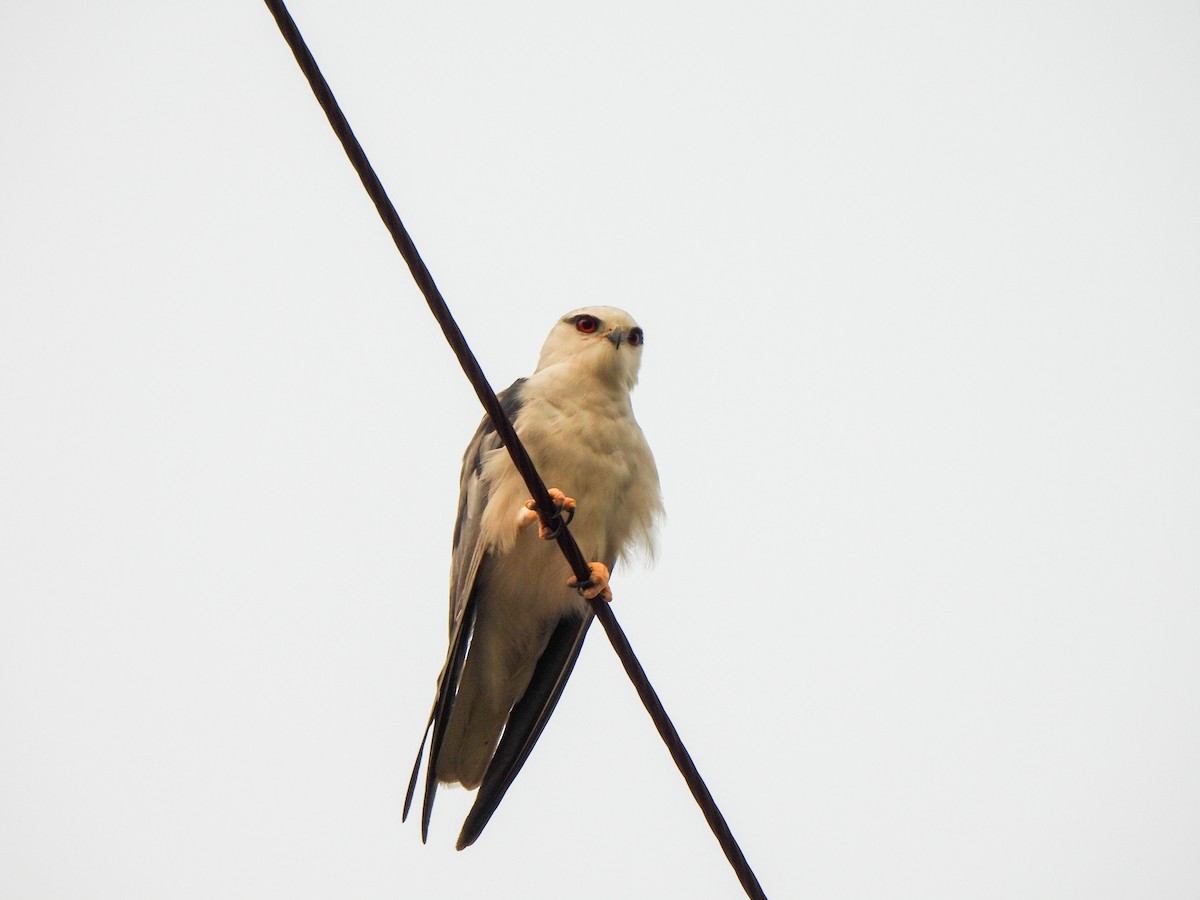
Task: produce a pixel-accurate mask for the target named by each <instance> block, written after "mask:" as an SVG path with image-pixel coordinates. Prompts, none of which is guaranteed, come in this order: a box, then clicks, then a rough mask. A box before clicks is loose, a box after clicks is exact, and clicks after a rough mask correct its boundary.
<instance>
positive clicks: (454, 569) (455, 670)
mask: <svg viewBox="0 0 1200 900" xmlns="http://www.w3.org/2000/svg"><path fill="white" fill-rule="evenodd" d="M524 381H525V379H523V378H519V379H517V381H515V382H513V384H512V385H511V386H510V387H509V388H508V389H507V390H505V391H501V392H500V393H499V394H498V395H497V398H498V399H499V400H500V404H501V407H502V408H503V409H504V412H505V414H506V415H507V416H508V418H509V421H513V420H515V419H516V416H517V413H518V412H519V411H520V408H521V385H522V383H523V382H524ZM503 446H504V444H503V442H502V441H501V440H500V436H499V435H497V434H496V429H495V427H494V426H493V425H492V422H491V419H490V418H488V417H487V416H484V418H483V421H482V422H481V423H480V425H479V428H478V429H476V431H475V436H474V437H473V438H472V439H471V442H470V444H468V445H467V450H466V452H465V453H464V454H463V465H462V472H461V474H460V476H459V496H458V516H457V518H456V519H455V522H454V550H453V553H452V555H451V561H450V643H449V647H448V648H447V651H446V662H445V664H444V665H443V666H442V671H441V672H440V673H439V675H438V680H437V693H436V695H435V697H434V701H433V709H432V710H431V711H430V713H429V722H428V723H427V724H426V726H425V733H424V734H423V735H422V736H421V746H420V747H419V748H418V749H417V758H416V761H415V762H414V763H413V770H412V776H411V777H410V778H409V782H408V793H407V794H406V795H405V798H404V812H403V814H402V816H401V821H403V820H404V819H407V818H408V813H409V809H410V808H411V807H412V801H413V796H414V795H415V793H416V787H417V779H418V777H419V775H420V770H421V758H422V756H423V755H424V753H425V742H426V740H429V739H430V731H431V730H432V732H433V736H432V739H431V740H430V743H429V763H428V766H427V767H426V771H425V796H424V802H423V804H422V810H421V840H422V842H424V841H425V840H426V839H427V837H428V834H429V819H430V816H431V815H432V813H433V800H434V797H435V796H436V794H437V776H436V775H435V767H436V765H437V758H438V753H439V752H440V750H441V745H442V735H443V733H444V732H445V729H446V723H447V722H448V721H449V720H450V709H451V707H452V706H453V704H454V695H455V693H456V692H457V690H458V681H459V678H460V676H461V675H462V667H463V661H464V660H465V659H466V655H467V645H468V642H469V640H470V635H471V630H472V628H473V627H474V624H475V579H476V577H477V576H478V574H479V566H480V564H481V563H482V562H483V558H484V555H485V553H486V550H487V548H486V546H485V545H484V542H483V541H482V540H480V533H479V532H480V519H481V518H482V516H481V513H482V511H483V509H484V507H485V506H486V505H487V499H488V498H487V486H486V485H485V484H484V483H483V480H482V478H481V477H480V472H481V467H482V465H483V459H484V457H485V456H486V454H487V453H489V452H490V451H492V450H497V449H499V448H501V447H503Z"/></svg>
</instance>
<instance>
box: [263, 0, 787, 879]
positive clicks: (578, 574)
mask: <svg viewBox="0 0 1200 900" xmlns="http://www.w3.org/2000/svg"><path fill="white" fill-rule="evenodd" d="M264 2H265V3H266V4H267V8H268V9H269V10H270V11H271V14H272V15H273V16H274V17H275V22H276V24H278V26H279V30H280V32H281V33H282V34H283V38H284V40H285V41H287V44H288V46H289V47H290V48H291V50H292V54H293V55H294V56H295V57H296V62H297V63H299V65H300V69H301V71H302V72H303V73H304V76H305V77H306V78H307V79H308V83H309V86H310V87H311V88H312V91H313V94H315V95H316V98H317V102H318V103H319V104H320V105H321V109H322V110H323V111H324V113H325V116H326V118H328V119H329V124H330V125H331V126H332V127H333V131H334V133H335V134H336V135H337V137H338V140H340V141H341V142H342V147H343V148H344V149H345V151H346V155H347V156H348V157H349V158H350V164H351V165H353V166H354V171H355V172H357V173H358V177H359V178H360V179H361V180H362V183H363V187H364V188H366V190H367V194H368V195H370V197H371V200H372V201H373V202H374V204H375V209H377V210H378V211H379V217H380V218H381V219H383V224H384V226H385V227H386V228H387V230H388V232H389V233H390V234H391V236H392V240H393V241H395V243H396V249H398V250H399V251H400V255H401V256H403V257H404V261H405V262H406V263H407V264H408V268H409V271H410V272H412V276H413V279H414V280H415V281H416V282H417V286H418V287H419V288H420V289H421V293H422V294H424V296H425V302H426V303H428V304H429V309H430V312H432V313H433V317H434V318H435V319H437V322H438V324H439V325H440V326H441V328H442V333H443V334H445V336H446V340H447V341H448V342H449V344H450V347H451V349H453V350H454V353H455V355H456V356H457V357H458V361H459V363H461V365H462V367H463V371H464V372H466V375H467V378H468V379H469V380H470V382H471V385H472V387H474V388H475V393H476V394H477V395H478V397H479V401H480V402H481V403H482V404H483V408H484V409H485V410H486V411H487V414H488V417H489V418H490V419H491V421H492V425H493V426H494V427H495V429H496V433H497V435H499V437H500V439H501V440H502V441H503V442H504V446H505V447H506V448H507V449H508V452H509V455H511V456H512V460H513V465H515V466H516V468H517V471H519V472H520V473H521V477H522V478H524V479H525V484H526V486H527V487H528V488H529V492H530V494H531V495H532V497H533V499H534V500H535V501H536V504H537V507H538V508H539V509H542V510H552V509H554V508H555V507H554V503H553V502H552V501H551V499H550V494H549V492H548V491H547V490H546V485H545V483H544V482H543V481H542V478H541V476H540V475H539V474H538V472H537V469H536V468H535V467H534V465H533V461H532V460H531V459H530V458H529V454H528V453H527V452H526V450H525V448H524V446H522V444H521V440H520V438H518V437H517V433H516V431H515V429H514V428H513V425H512V423H511V422H510V421H509V420H508V416H507V415H505V413H504V410H503V409H502V408H501V406H500V401H499V400H498V399H496V393H495V391H493V390H492V388H491V385H490V384H488V380H487V378H486V377H485V376H484V374H483V369H481V368H480V366H479V362H478V360H476V359H475V354H474V353H472V352H471V348H470V346H468V344H467V340H466V338H465V337H464V336H463V333H462V331H461V330H460V329H459V327H458V323H457V322H455V321H454V317H453V316H452V315H451V314H450V308H449V307H448V306H447V305H446V301H445V300H444V299H443V297H442V294H441V291H439V290H438V287H437V285H436V284H435V283H434V280H433V276H432V275H431V274H430V273H429V269H428V268H427V267H426V266H425V262H424V260H422V259H421V256H420V254H419V253H418V252H417V248H416V245H415V244H413V242H412V238H410V237H409V235H408V231H407V230H406V229H405V227H404V223H403V222H401V221H400V216H399V214H398V213H397V212H396V207H395V206H394V205H393V204H392V201H391V199H390V198H389V197H388V195H387V192H386V191H385V190H384V187H383V184H382V182H380V180H379V176H378V175H376V174H375V170H374V168H372V166H371V163H370V161H369V160H368V159H367V154H366V153H365V152H364V151H363V148H362V145H361V144H360V143H359V142H358V138H356V137H355V136H354V132H353V130H351V128H350V123H349V122H348V121H347V120H346V116H345V115H344V114H343V113H342V110H341V107H339V106H338V102H337V100H336V99H335V98H334V96H333V91H332V90H331V89H330V87H329V83H328V82H327V81H326V80H325V76H324V75H322V74H321V70H320V68H318V66H317V61H316V60H315V59H314V58H313V55H312V53H311V52H310V51H309V49H308V45H307V44H305V42H304V38H303V37H302V36H301V34H300V30H299V29H298V28H297V27H296V23H295V21H294V20H293V19H292V16H291V14H290V13H289V12H288V10H287V7H286V6H285V5H284V3H283V2H282V0H264ZM557 541H558V546H559V548H560V549H561V550H562V552H563V556H565V557H566V559H567V563H568V564H569V565H570V566H571V571H572V572H573V573H574V574H575V578H576V580H577V581H580V582H582V581H586V580H587V579H589V578H590V577H591V570H590V568H589V567H588V564H587V560H586V559H584V556H583V553H582V551H581V550H580V549H579V545H578V544H577V543H576V542H575V538H574V537H573V536H572V535H571V532H570V530H569V529H568V528H567V527H566V526H565V524H564V525H563V526H562V527H561V528H559V529H558V537H557ZM590 602H591V605H592V608H593V609H594V610H595V613H596V618H598V619H599V620H600V624H601V625H603V626H604V632H605V634H607V635H608V640H609V642H610V643H611V644H612V647H613V650H614V651H616V654H617V657H618V658H619V659H620V660H621V664H622V665H623V666H624V667H625V673H626V674H627V675H628V676H629V680H630V681H631V682H632V683H633V686H634V688H635V689H636V690H637V693H638V696H639V697H640V698H641V701H642V704H643V705H644V706H645V707H646V711H647V712H648V713H649V714H650V718H651V719H653V720H654V725H655V727H656V728H657V729H658V733H659V735H660V736H661V737H662V739H663V743H665V744H666V745H667V750H668V751H669V752H670V754H671V758H672V759H674V760H675V765H676V766H678V768H679V771H680V773H681V774H682V775H683V778H684V781H686V782H687V785H688V787H689V788H690V789H691V792H692V796H693V797H695V799H696V803H697V804H698V805H699V807H700V809H701V811H702V812H703V813H704V818H705V819H707V820H708V825H709V827H710V828H711V829H712V831H713V834H714V835H715V836H716V838H717V841H718V842H719V843H720V845H721V849H722V850H723V851H724V852H725V856H726V858H727V859H728V860H729V864H730V865H731V866H732V867H733V870H734V872H735V873H736V874H737V877H738V880H739V881H740V882H741V883H742V887H743V888H744V889H745V891H746V895H747V896H748V897H751V898H756V900H757V898H761V900H766V894H765V893H763V889H762V887H761V886H760V885H759V883H758V879H757V878H756V877H755V875H754V872H753V871H752V870H751V869H750V864H749V863H748V862H746V857H745V855H744V854H743V853H742V850H741V848H740V847H739V846H738V844H737V841H736V840H735V839H734V837H733V832H731V831H730V830H729V825H728V824H727V823H726V822H725V817H724V816H723V815H722V814H721V810H720V809H719V808H718V807H717V804H716V801H715V800H714V799H713V796H712V794H711V793H710V792H709V790H708V787H707V785H705V783H704V779H703V778H701V777H700V772H699V770H698V769H697V768H696V765H695V763H693V762H692V758H691V756H690V755H689V754H688V752H687V748H686V747H685V746H684V744H683V739H682V738H680V736H679V732H678V731H676V730H675V726H674V725H673V724H672V723H671V719H670V718H669V717H668V716H667V711H666V709H664V708H663V705H662V702H661V701H660V700H659V699H658V694H656V693H655V691H654V688H653V687H652V686H651V684H650V680H649V679H648V678H647V677H646V672H645V670H644V669H643V668H642V666H641V663H639V662H638V659H637V656H636V655H635V654H634V652H633V647H632V646H631V645H630V643H629V639H628V638H626V637H625V632H624V631H623V630H622V629H621V626H620V625H619V624H618V623H617V620H616V617H615V616H614V615H613V612H612V608H611V607H610V606H609V604H608V603H606V602H605V601H604V600H602V599H600V598H596V599H594V600H592V601H590Z"/></svg>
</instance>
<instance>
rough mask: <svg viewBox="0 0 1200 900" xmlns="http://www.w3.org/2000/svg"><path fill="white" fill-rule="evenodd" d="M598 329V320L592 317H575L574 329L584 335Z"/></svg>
mask: <svg viewBox="0 0 1200 900" xmlns="http://www.w3.org/2000/svg"><path fill="white" fill-rule="evenodd" d="M599 327H600V320H599V319H597V318H595V317H593V316H576V317H575V328H576V330H578V331H581V332H582V333H584V334H591V333H592V332H594V331H595V330H596V329H597V328H599Z"/></svg>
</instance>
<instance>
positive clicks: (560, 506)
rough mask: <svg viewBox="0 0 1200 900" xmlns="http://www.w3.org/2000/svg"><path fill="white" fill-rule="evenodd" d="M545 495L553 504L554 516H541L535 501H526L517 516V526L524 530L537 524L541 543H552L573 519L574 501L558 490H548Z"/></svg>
mask: <svg viewBox="0 0 1200 900" xmlns="http://www.w3.org/2000/svg"><path fill="white" fill-rule="evenodd" d="M547 493H548V494H549V495H550V500H551V502H552V503H553V504H554V515H552V516H549V517H547V516H545V515H543V514H542V511H541V510H540V509H538V507H537V501H536V500H526V501H525V508H524V509H523V510H521V512H520V513H518V514H517V524H518V525H520V526H521V527H522V528H524V527H525V526H527V525H532V524H533V523H534V522H537V523H538V537H540V538H541V539H542V540H543V541H552V540H554V539H555V538H557V537H558V533H559V532H560V531H562V529H563V528H565V527H566V526H567V525H569V524H571V520H572V519H574V518H575V500H574V498H572V497H568V496H567V495H566V494H564V493H563V492H562V491H560V490H559V489H558V488H550V489H549V490H548V491H547Z"/></svg>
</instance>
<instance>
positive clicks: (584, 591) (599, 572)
mask: <svg viewBox="0 0 1200 900" xmlns="http://www.w3.org/2000/svg"><path fill="white" fill-rule="evenodd" d="M588 568H589V569H591V570H592V577H591V578H589V579H588V580H587V581H582V582H581V581H576V580H575V579H574V578H572V579H571V580H570V581H568V582H567V587H569V588H575V590H577V591H579V594H580V596H582V597H583V599H585V600H594V599H595V598H597V597H602V598H603V599H604V602H605V603H612V588H610V587H609V586H608V577H609V573H608V566H606V565H605V564H604V563H601V562H593V563H588Z"/></svg>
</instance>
